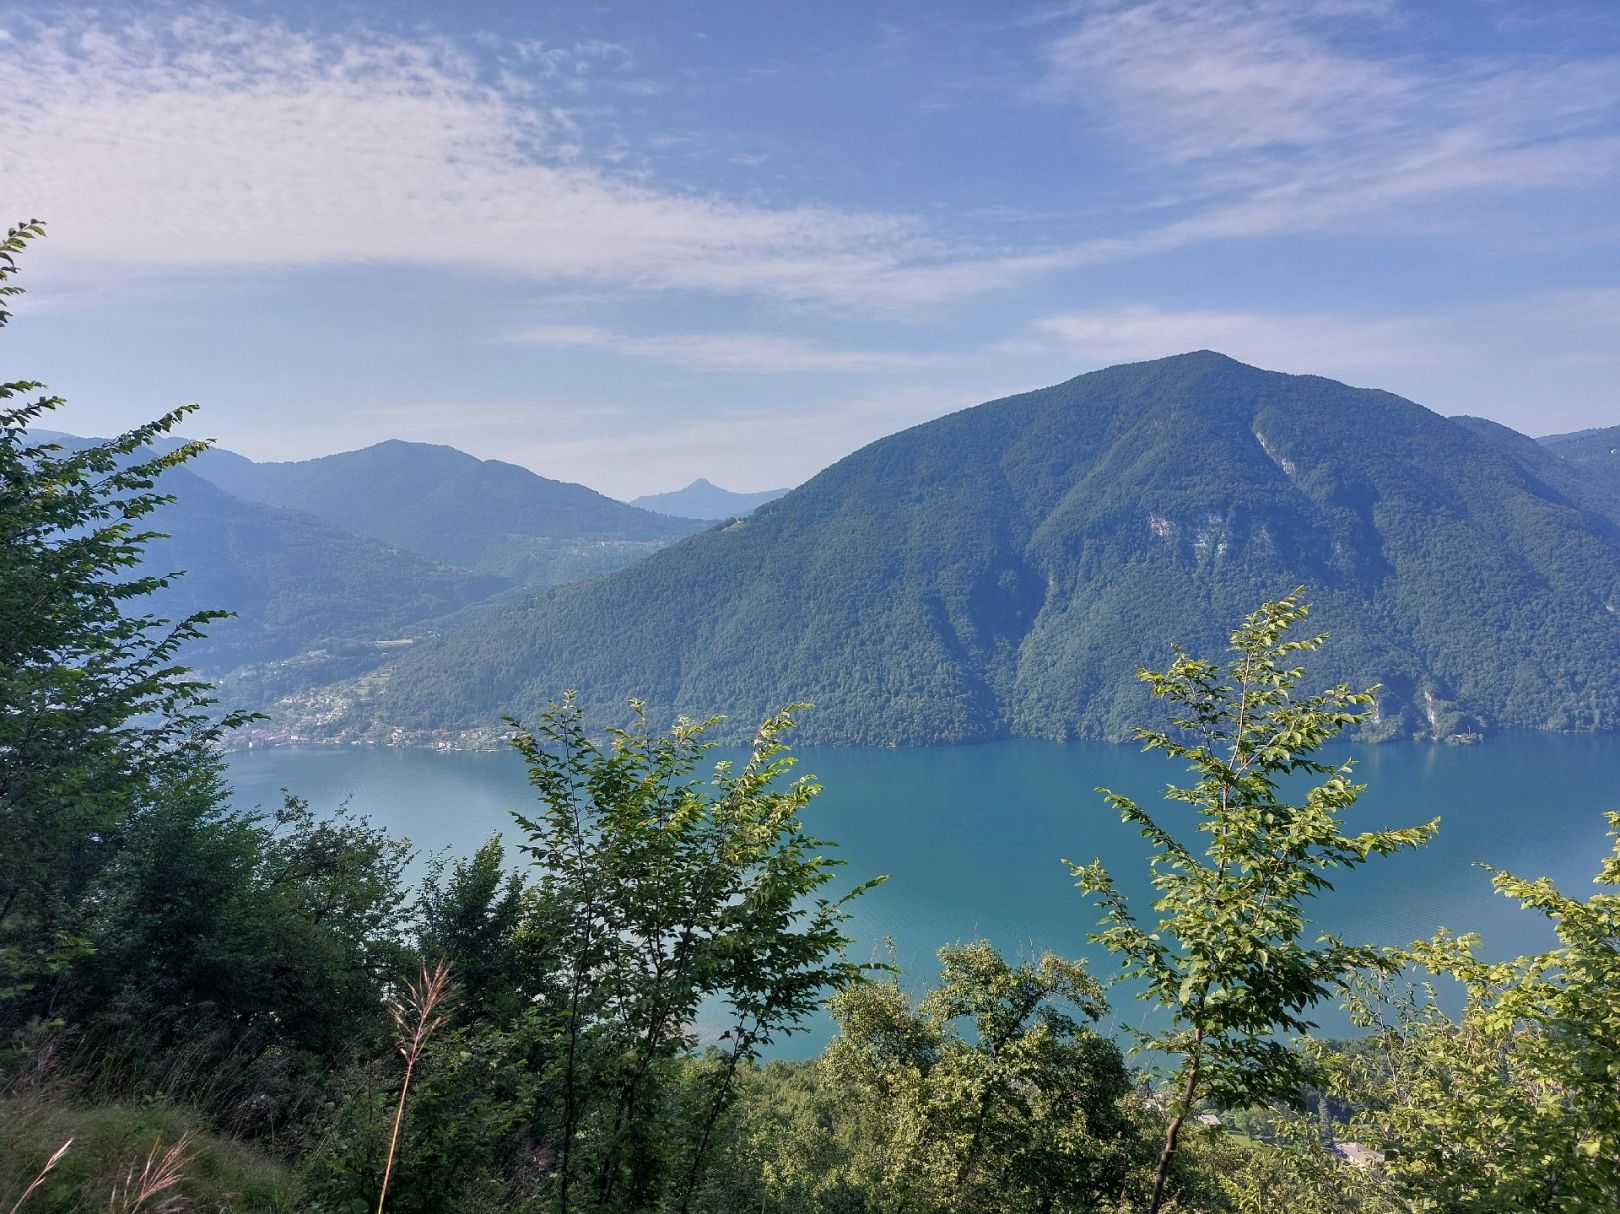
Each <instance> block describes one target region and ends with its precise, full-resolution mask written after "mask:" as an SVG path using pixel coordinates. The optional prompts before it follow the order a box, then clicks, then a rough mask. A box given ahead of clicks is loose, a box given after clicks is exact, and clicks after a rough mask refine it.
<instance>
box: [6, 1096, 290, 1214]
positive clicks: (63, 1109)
mask: <svg viewBox="0 0 1620 1214" xmlns="http://www.w3.org/2000/svg"><path fill="white" fill-rule="evenodd" d="M70 1138H71V1139H72V1140H73V1144H72V1146H71V1147H69V1148H68V1150H67V1152H66V1153H65V1154H63V1155H62V1157H61V1159H60V1160H59V1161H58V1162H57V1164H56V1166H55V1167H54V1168H52V1169H51V1170H50V1172H49V1173H48V1174H47V1175H46V1176H45V1177H44V1179H43V1180H42V1181H41V1183H40V1185H39V1187H38V1188H37V1189H36V1190H34V1192H33V1193H32V1194H30V1195H29V1196H28V1198H27V1199H26V1201H24V1202H23V1203H22V1205H21V1207H20V1209H19V1214H88V1212H94V1211H107V1210H111V1211H134V1210H145V1211H150V1212H151V1214H158V1212H159V1211H161V1210H164V1209H172V1210H181V1209H185V1210H195V1211H210V1212H212V1211H220V1212H221V1214H290V1211H293V1210H295V1209H299V1208H301V1206H300V1203H299V1201H298V1194H297V1192H296V1185H295V1183H294V1180H293V1176H292V1171H291V1169H289V1168H288V1167H286V1166H285V1165H283V1164H281V1163H280V1162H278V1161H276V1160H274V1159H271V1158H270V1157H268V1156H266V1155H264V1154H263V1153H261V1152H259V1151H256V1150H254V1149H253V1148H252V1147H249V1146H246V1145H244V1144H243V1143H240V1142H236V1141H234V1140H232V1139H230V1138H225V1137H222V1136H220V1135H219V1134H216V1133H211V1132H209V1131H208V1130H207V1128H206V1126H205V1125H204V1123H203V1122H202V1121H201V1119H200V1118H198V1117H196V1116H195V1115H193V1114H191V1113H189V1112H188V1111H186V1110H184V1109H180V1108H177V1107H175V1106H173V1105H169V1104H165V1103H162V1102H156V1101H152V1102H146V1103H142V1104H96V1105H84V1104H80V1103H76V1102H75V1101H74V1100H73V1099H72V1098H71V1097H70V1096H69V1095H68V1094H67V1092H66V1091H65V1090H63V1089H58V1088H54V1087H52V1088H46V1089H43V1090H32V1091H28V1092H25V1093H19V1094H14V1095H6V1096H0V1211H5V1210H10V1209H11V1208H12V1204H13V1203H14V1202H16V1201H17V1200H18V1199H19V1198H21V1197H22V1195H23V1192H24V1190H25V1189H27V1187H28V1185H29V1183H30V1182H31V1181H33V1179H34V1178H35V1176H36V1175H37V1174H38V1173H39V1171H40V1169H41V1168H42V1167H43V1166H44V1165H45V1163H46V1161H47V1160H48V1159H49V1158H50V1157H51V1155H53V1154H54V1153H55V1152H56V1151H57V1150H59V1149H60V1148H61V1146H62V1144H63V1143H64V1142H66V1141H67V1140H68V1139H70ZM181 1144H183V1145H181ZM165 1166H167V1167H168V1169H169V1172H168V1173H167V1174H177V1175H178V1179H175V1180H173V1181H172V1182H170V1183H168V1184H165V1185H164V1187H163V1188H162V1189H161V1190H160V1191H158V1192H157V1193H155V1194H153V1196H152V1198H151V1199H150V1200H148V1201H146V1202H144V1203H141V1204H137V1203H136V1200H135V1199H136V1197H138V1196H139V1194H140V1193H141V1192H142V1191H143V1190H144V1191H148V1192H150V1191H151V1186H152V1185H153V1183H155V1180H156V1179H161V1177H162V1176H163V1175H165V1174H166V1173H165V1172H164V1170H163V1169H164V1168H165Z"/></svg>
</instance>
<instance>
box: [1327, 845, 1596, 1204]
mask: <svg viewBox="0 0 1620 1214" xmlns="http://www.w3.org/2000/svg"><path fill="white" fill-rule="evenodd" d="M1607 816H1608V820H1609V827H1610V834H1611V837H1612V839H1613V849H1612V850H1611V852H1610V854H1609V855H1607V856H1606V857H1604V859H1603V863H1602V866H1601V867H1600V869H1599V872H1598V875H1597V878H1596V881H1597V882H1598V883H1599V884H1601V885H1605V886H1608V887H1609V889H1608V890H1606V891H1604V892H1601V893H1596V894H1593V895H1592V896H1591V897H1590V898H1588V899H1586V900H1584V901H1582V900H1581V899H1578V898H1572V897H1570V896H1569V895H1567V894H1564V893H1562V892H1560V891H1559V890H1558V888H1557V887H1556V886H1555V885H1554V884H1553V883H1552V882H1551V881H1550V880H1548V879H1547V878H1541V879H1539V880H1534V881H1531V880H1525V879H1523V878H1520V877H1515V876H1513V875H1512V874H1510V873H1507V872H1497V871H1494V870H1493V875H1492V878H1491V880H1492V883H1493V884H1494V885H1495V886H1496V888H1497V890H1498V891H1500V892H1501V893H1502V894H1503V895H1504V896H1505V897H1508V898H1513V899H1516V900H1518V901H1519V902H1520V903H1521V904H1522V905H1523V906H1524V907H1525V908H1527V909H1529V910H1533V911H1537V912H1539V913H1540V914H1543V915H1545V916H1547V918H1548V919H1549V920H1550V921H1551V922H1552V925H1553V928H1554V930H1555V931H1556V932H1557V936H1558V944H1557V945H1556V946H1555V947H1553V948H1551V949H1549V950H1547V951H1546V952H1544V953H1538V954H1535V955H1532V956H1527V957H1519V958H1516V959H1513V960H1509V961H1500V962H1491V961H1485V960H1483V959H1481V958H1480V956H1479V952H1478V949H1479V939H1478V937H1477V936H1473V935H1463V936H1454V935H1451V934H1449V933H1446V932H1441V933H1439V934H1437V935H1436V936H1435V937H1434V938H1433V939H1432V940H1429V941H1426V942H1423V943H1420V944H1417V945H1414V946H1413V948H1412V950H1411V959H1412V960H1414V961H1416V962H1417V963H1418V964H1419V965H1421V966H1423V967H1425V968H1426V969H1427V970H1428V971H1429V972H1430V973H1431V974H1433V975H1435V976H1436V977H1439V978H1450V979H1454V980H1455V981H1456V982H1458V983H1460V984H1461V986H1462V989H1463V991H1464V1003H1463V1007H1462V1010H1461V1012H1460V1013H1459V1014H1458V1015H1457V1016H1456V1017H1455V1018H1453V1017H1451V1016H1449V1015H1447V1014H1446V1012H1445V1011H1444V1010H1443V1008H1442V1007H1441V1005H1440V1002H1439V1001H1438V1000H1437V999H1436V998H1435V995H1434V991H1433V990H1432V988H1423V989H1420V990H1419V991H1418V992H1415V993H1413V994H1412V995H1411V996H1409V997H1407V998H1404V999H1397V998H1394V997H1392V995H1391V994H1390V992H1388V991H1387V990H1386V991H1383V992H1380V994H1381V998H1380V999H1378V1000H1377V1001H1376V1002H1370V1001H1362V1002H1360V1003H1359V1004H1358V1005H1357V1006H1358V1007H1359V1008H1360V1009H1361V1010H1363V1011H1365V1012H1371V1013H1373V1014H1374V1015H1376V1017H1377V1024H1378V1027H1379V1030H1380V1031H1379V1032H1378V1034H1377V1035H1376V1041H1377V1043H1378V1049H1377V1050H1376V1051H1374V1052H1372V1053H1371V1054H1369V1055H1368V1056H1366V1057H1364V1058H1363V1059H1362V1062H1363V1063H1364V1065H1363V1066H1361V1067H1360V1068H1357V1069H1355V1070H1353V1071H1352V1072H1351V1085H1350V1088H1349V1092H1350V1094H1351V1095H1352V1096H1353V1098H1355V1099H1356V1100H1358V1101H1359V1102H1360V1103H1362V1104H1363V1105H1364V1106H1365V1107H1366V1109H1367V1110H1368V1111H1367V1113H1366V1115H1365V1117H1364V1118H1363V1124H1364V1126H1365V1128H1366V1130H1367V1132H1368V1133H1370V1134H1372V1135H1374V1136H1376V1138H1377V1140H1379V1141H1380V1144H1381V1146H1382V1147H1383V1149H1384V1152H1385V1154H1386V1160H1385V1168H1386V1170H1387V1171H1388V1172H1389V1174H1390V1176H1391V1177H1392V1178H1393V1180H1394V1181H1395V1182H1396V1184H1397V1185H1398V1186H1399V1188H1400V1189H1401V1191H1402V1193H1403V1195H1404V1196H1405V1197H1406V1199H1407V1201H1408V1202H1409V1203H1410V1208H1411V1209H1413V1210H1414V1211H1423V1212H1430V1211H1432V1212H1437V1214H1438V1212H1442V1211H1443V1212H1446V1214H1465V1212H1466V1214H1508V1212H1509V1211H1519V1210H1557V1211H1569V1212H1575V1211H1579V1212H1581V1214H1586V1212H1591V1214H1597V1212H1598V1211H1610V1210H1615V1209H1620V1000H1617V999H1616V997H1615V996H1616V992H1617V991H1620V890H1616V888H1615V887H1620V814H1609V815H1607Z"/></svg>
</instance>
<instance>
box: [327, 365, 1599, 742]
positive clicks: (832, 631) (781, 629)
mask: <svg viewBox="0 0 1620 1214" xmlns="http://www.w3.org/2000/svg"><path fill="white" fill-rule="evenodd" d="M1521 437H1522V436H1521ZM1532 446H1534V444H1532ZM1512 448H1513V444H1504V443H1502V442H1500V441H1498V440H1497V439H1496V438H1492V437H1489V436H1486V435H1482V434H1481V433H1479V432H1478V430H1477V428H1476V427H1474V426H1471V425H1467V424H1462V423H1459V422H1455V421H1451V420H1448V419H1446V418H1443V417H1441V416H1439V415H1437V414H1435V413H1432V412H1430V411H1429V410H1427V409H1424V408H1422V407H1420V406H1418V405H1416V404H1413V403H1412V402H1410V401H1407V400H1403V399H1401V398H1400V397H1397V396H1394V395H1391V394H1389V393H1386V392H1379V391H1371V390H1364V389H1356V388H1350V387H1346V386H1345V385H1343V384H1340V383H1336V382H1334V381H1332V380H1328V379H1322V378H1318V377H1314V376H1291V375H1281V374H1276V373H1273V372H1267V371H1261V370H1257V369H1256V368H1253V367H1249V366H1245V365H1243V364H1241V363H1237V362H1234V361H1232V360H1231V359H1228V358H1225V357H1223V356H1221V355H1218V354H1213V353H1209V352H1201V353H1196V354H1187V355H1182V356H1178V357H1175V358H1168V359H1163V360H1160V361H1156V362H1148V363H1139V364H1135V365H1130V366H1121V367H1114V368H1110V369H1108V370H1104V371H1098V372H1095V373H1092V374H1089V375H1083V376H1080V377H1079V378H1077V379H1073V380H1070V381H1068V382H1067V383H1063V384H1059V385H1057V386H1056V387H1052V388H1047V389H1044V390H1041V391H1037V392H1030V393H1026V394H1023V395H1020V396H1014V397H1010V398H1007V399H1005V400H1000V401H995V402H991V403H989V404H985V405H980V406H978V407H976V408H972V409H967V410H964V411H962V412H959V413H955V414H952V415H950V416H947V417H942V418H940V419H938V420H936V421H932V422H929V423H927V424H925V425H921V426H917V427H915V428H913V429H910V430H907V431H904V432H903V433H900V434H896V435H892V436H890V437H888V438H885V439H882V440H880V441H878V442H875V443H873V444H871V445H869V446H867V447H865V448H863V449H861V450H860V451H857V452H856V453H855V454H853V455H851V456H849V457H847V458H845V459H843V460H841V461H839V462H838V463H837V464H834V465H833V466H832V467H830V468H828V469H827V470H826V471H824V472H822V473H821V474H819V475H818V476H816V477H815V478H813V479H812V480H810V481H809V482H807V483H806V484H804V485H802V486H800V487H799V488H797V489H795V490H794V491H792V492H791V493H789V494H787V495H786V496H785V497H782V498H780V499H778V500H777V501H774V502H770V503H768V504H766V505H764V506H762V507H760V508H759V509H758V510H756V511H755V512H754V514H753V515H752V516H751V517H750V518H748V519H747V520H744V521H739V522H736V523H733V524H731V525H729V526H726V527H721V528H715V529H713V530H710V531H707V532H703V533H701V534H698V535H694V536H692V537H690V538H688V539H686V540H684V541H682V542H680V543H678V544H675V545H672V546H671V547H669V548H666V549H664V550H662V551H660V552H658V553H655V554H654V555H652V556H651V557H649V558H647V559H646V560H644V561H642V562H640V563H639V564H637V565H635V566H633V567H631V568H628V569H624V570H621V571H619V572H617V573H614V574H611V575H608V576H606V577H602V578H598V579H595V580H593V581H591V582H587V583H583V584H579V585H574V586H567V587H561V588H557V589H553V590H547V591H542V592H533V593H525V594H523V595H519V596H515V597H514V598H512V599H511V600H510V601H507V602H503V603H501V604H499V605H497V606H495V607H493V608H491V609H490V610H488V611H486V612H481V613H476V614H474V615H473V616H471V617H470V618H466V619H464V620H462V621H461V622H459V623H458V625H457V626H456V627H454V628H452V629H448V630H446V631H445V633H444V634H443V635H442V636H441V637H439V638H437V639H434V640H430V641H427V642H425V643H423V644H421V645H418V646H416V647H414V648H412V649H411V650H410V651H409V652H407V653H405V654H403V655H402V656H401V657H400V658H399V659H398V660H397V661H396V662H395V663H393V665H392V666H391V668H390V671H389V678H388V681H387V683H386V686H384V687H382V688H381V689H380V690H378V691H377V693H376V694H375V695H374V696H372V697H371V698H370V699H369V700H365V701H363V702H361V703H360V704H359V705H358V707H357V709H356V712H355V715H354V716H353V718H352V719H351V720H350V721H349V722H347V723H346V724H343V723H339V724H335V725H334V726H333V730H334V733H335V734H337V735H339V736H341V735H343V734H344V733H345V731H347V732H349V733H350V734H351V735H352V734H361V733H365V732H366V731H368V730H370V731H375V730H376V729H378V728H391V727H399V728H403V729H405V730H407V731H410V732H411V733H413V734H414V735H417V736H421V737H424V738H425V737H432V736H445V735H447V734H449V735H453V734H455V733H457V732H459V731H465V730H476V729H479V728H485V727H488V726H490V725H492V724H493V723H495V722H497V721H498V719H499V717H500V715H501V714H503V713H515V714H518V715H519V716H521V717H524V718H528V719H533V717H534V716H535V714H536V713H537V712H538V711H539V710H540V709H541V707H542V706H543V705H544V704H545V703H546V702H548V701H549V700H550V699H552V698H553V697H555V696H557V695H559V694H560V693H561V692H562V691H564V690H565V689H568V688H577V689H578V690H579V692H580V698H581V701H582V703H583V704H584V705H585V706H586V707H587V708H588V709H589V710H590V711H592V712H593V713H596V714H608V715H607V716H606V717H605V718H604V716H602V715H598V716H597V718H596V719H598V720H603V719H608V720H612V719H620V718H622V715H623V711H624V703H625V701H626V700H627V699H628V698H629V697H632V696H636V697H640V698H642V699H644V700H645V701H646V702H647V704H648V708H649V711H650V712H651V713H652V715H653V716H654V718H655V719H666V718H668V717H669V716H670V715H671V714H673V713H675V712H686V713H690V714H693V715H706V714H709V713H714V712H723V713H727V714H730V716H731V719H732V721H733V722H734V724H733V726H732V728H733V731H734V732H735V733H737V734H741V733H743V732H745V731H746V730H747V729H748V728H749V727H751V725H752V724H753V723H755V722H757V721H758V719H759V718H760V717H761V716H762V715H763V714H764V713H766V712H767V711H769V710H771V709H773V708H776V707H779V706H781V705H784V704H788V703H791V702H794V701H800V700H808V701H813V702H814V703H815V704H816V706H817V707H816V710H815V711H814V712H813V713H811V714H809V716H808V717H807V719H806V722H805V726H804V728H803V729H802V730H801V740H802V741H805V742H832V743H865V744H879V745H900V744H914V743H931V742H964V741H975V740H981V739H989V738H996V737H1000V736H1004V735H1008V734H1019V735H1030V736H1042V737H1054V738H1061V737H1069V736H1076V735H1085V736H1097V737H1108V738H1121V737H1125V736H1128V734H1129V731H1130V728H1131V727H1132V725H1133V724H1135V723H1138V722H1145V721H1157V720H1159V719H1160V711H1159V709H1158V708H1157V707H1156V706H1153V705H1151V704H1150V703H1149V701H1148V698H1147V696H1146V693H1145V690H1144V689H1143V687H1142V686H1141V684H1139V683H1138V681H1137V680H1136V678H1135V672H1136V669H1137V667H1138V666H1139V665H1141V664H1149V665H1162V664H1163V663H1165V662H1166V661H1167V660H1168V659H1169V657H1170V649H1169V646H1170V644H1171V642H1173V641H1175V642H1182V643H1184V644H1187V645H1189V646H1190V647H1194V648H1196V649H1199V650H1208V649H1210V648H1212V647H1218V646H1219V645H1221V644H1222V643H1223V642H1224V639H1225V634H1226V631H1227V630H1228V629H1229V628H1230V627H1231V626H1232V625H1233V624H1234V623H1235V622H1236V621H1237V620H1238V619H1239V617H1240V616H1241V615H1242V614H1243V613H1244V612H1246V611H1247V610H1249V609H1251V608H1253V607H1254V606H1255V605H1256V604H1257V603H1258V602H1260V601H1261V600H1262V599H1263V598H1265V597H1268V596H1272V597H1274V596H1276V595H1278V594H1280V593H1282V592H1285V591H1287V590H1289V589H1290V588H1292V587H1293V586H1294V585H1296V584H1299V583H1304V584H1306V585H1307V586H1308V588H1309V596H1310V598H1311V599H1312V601H1313V602H1314V603H1315V604H1316V613H1315V615H1314V616H1313V620H1314V621H1315V622H1316V623H1317V624H1318V625H1320V626H1321V627H1323V628H1324V629H1326V630H1328V631H1330V632H1331V633H1332V634H1333V639H1332V641H1331V643H1330V644H1329V646H1328V647H1327V648H1326V649H1325V650H1324V651H1323V653H1322V654H1321V655H1320V660H1319V661H1318V662H1316V664H1315V667H1316V670H1317V671H1318V672H1319V673H1320V674H1321V675H1322V676H1323V677H1325V678H1332V679H1339V678H1345V679H1349V680H1352V681H1355V682H1358V683H1369V682H1373V681H1378V682H1380V683H1382V684H1383V687H1384V690H1383V692H1382V696H1381V699H1380V702H1379V710H1378V715H1377V717H1376V719H1375V720H1374V721H1373V722H1372V723H1370V725H1369V727H1368V729H1367V733H1368V734H1369V735H1370V736H1377V737H1408V736H1420V737H1434V736H1452V735H1467V734H1472V733H1476V732H1479V731H1482V730H1487V729H1501V728H1518V727H1525V728H1549V729H1571V728H1592V727H1598V728H1603V729H1608V728H1613V727H1615V725H1616V724H1617V722H1620V678H1617V677H1616V675H1615V672H1616V671H1617V670H1620V615H1617V612H1620V532H1617V529H1616V526H1615V523H1614V522H1613V521H1612V519H1610V518H1607V517H1605V516H1604V515H1603V514H1602V513H1600V512H1599V511H1598V510H1596V509H1594V508H1592V507H1591V506H1588V505H1585V504H1583V503H1582V501H1581V500H1579V499H1577V498H1575V497H1572V496H1571V495H1570V494H1569V493H1567V492H1563V491H1561V490H1559V489H1558V488H1557V487H1556V486H1553V485H1551V484H1549V483H1548V482H1547V480H1546V479H1545V478H1544V477H1543V476H1541V475H1539V474H1538V472H1537V470H1536V468H1535V467H1533V466H1530V464H1529V463H1527V462H1526V461H1525V460H1524V459H1521V458H1520V457H1519V455H1518V454H1516V453H1515V451H1514V450H1513V449H1512Z"/></svg>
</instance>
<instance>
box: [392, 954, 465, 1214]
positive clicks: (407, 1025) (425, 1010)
mask: <svg viewBox="0 0 1620 1214" xmlns="http://www.w3.org/2000/svg"><path fill="white" fill-rule="evenodd" d="M449 993H450V962H448V961H446V960H445V959H443V958H442V957H441V958H440V959H439V963H438V965H436V966H434V967H433V972H432V973H431V974H430V973H428V967H427V962H425V961H424V962H422V976H421V977H420V978H419V979H417V980H416V981H415V982H407V983H406V984H405V998H404V999H403V1000H398V999H395V1000H391V1001H390V1002H389V1004H388V1014H389V1015H391V1016H392V1017H393V1018H394V1025H395V1027H396V1028H398V1030H399V1038H398V1041H397V1044H398V1046H399V1052H400V1054H401V1056H402V1057H403V1058H404V1059H405V1082H404V1083H402V1084H401V1085H400V1088H399V1107H398V1108H397V1109H395V1110H394V1132H393V1133H392V1134H391V1135H389V1138H388V1163H387V1165H386V1166H385V1167H384V1168H383V1178H382V1191H381V1192H380V1193H378V1194H377V1214H383V1203H384V1202H386V1201H387V1200H388V1182H389V1181H390V1180H391V1179H393V1175H394V1153H395V1152H396V1151H397V1150H398V1149H399V1128H400V1126H402V1125H403V1124H404V1123H405V1099H406V1097H407V1096H409V1095H410V1091H411V1075H412V1074H413V1073H414V1072H415V1071H416V1063H417V1061H418V1060H419V1059H420V1058H421V1057H422V1048H423V1047H424V1046H425V1045H427V1040H428V1038H429V1037H431V1036H432V1035H433V1033H434V1030H435V1029H437V1028H438V1027H439V1026H440V1025H442V1024H443V1023H444V1022H445V1020H446V1019H447V1016H446V1014H445V1013H444V1012H443V1011H441V1010H440V1005H441V1004H443V1003H444V1000H445V997H446V996H447V995H448V994H449Z"/></svg>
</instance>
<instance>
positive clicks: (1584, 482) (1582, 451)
mask: <svg viewBox="0 0 1620 1214" xmlns="http://www.w3.org/2000/svg"><path fill="white" fill-rule="evenodd" d="M1538 441H1539V442H1540V444H1541V446H1542V447H1543V448H1544V449H1546V450H1547V451H1550V452H1552V454H1554V455H1556V456H1557V457H1558V459H1559V460H1560V461H1562V463H1563V465H1564V466H1565V467H1566V468H1568V469H1569V470H1570V471H1571V473H1573V475H1574V476H1575V477H1576V478H1577V479H1578V482H1579V484H1580V485H1581V487H1582V490H1583V491H1584V492H1585V493H1586V494H1588V495H1589V496H1590V497H1591V498H1592V499H1593V500H1594V501H1596V502H1598V503H1599V504H1600V505H1601V506H1602V508H1603V509H1604V510H1605V511H1607V512H1608V515H1609V517H1610V518H1612V519H1614V520H1615V521H1616V522H1620V426H1607V427H1604V428H1603V429H1600V430H1579V431H1576V432H1575V433H1574V434H1554V435H1549V436H1548V437H1546V438H1543V439H1540V440H1538Z"/></svg>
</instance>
